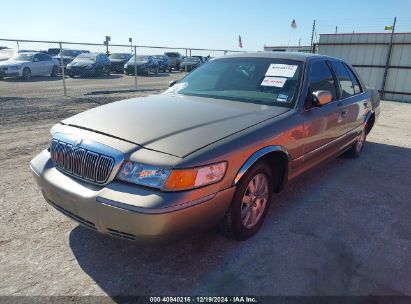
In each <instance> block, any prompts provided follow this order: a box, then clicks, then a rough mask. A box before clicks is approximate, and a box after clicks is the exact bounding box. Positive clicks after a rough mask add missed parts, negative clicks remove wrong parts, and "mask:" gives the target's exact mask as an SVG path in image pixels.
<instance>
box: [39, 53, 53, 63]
mask: <svg viewBox="0 0 411 304" xmlns="http://www.w3.org/2000/svg"><path fill="white" fill-rule="evenodd" d="M39 56H40V61H49V60H51V57H50V56H49V55H46V54H40V55H39Z"/></svg>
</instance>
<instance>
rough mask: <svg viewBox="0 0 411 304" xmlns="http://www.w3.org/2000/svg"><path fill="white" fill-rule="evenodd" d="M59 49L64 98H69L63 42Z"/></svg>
mask: <svg viewBox="0 0 411 304" xmlns="http://www.w3.org/2000/svg"><path fill="white" fill-rule="evenodd" d="M59 47H60V66H61V77H62V78H63V90H64V96H67V89H66V75H65V71H64V69H65V68H64V61H63V46H62V44H61V42H59Z"/></svg>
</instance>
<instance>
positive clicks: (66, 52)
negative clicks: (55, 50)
mask: <svg viewBox="0 0 411 304" xmlns="http://www.w3.org/2000/svg"><path fill="white" fill-rule="evenodd" d="M81 53H82V51H76V50H62V51H61V55H63V56H68V57H76V56H77V55H79V54H81Z"/></svg>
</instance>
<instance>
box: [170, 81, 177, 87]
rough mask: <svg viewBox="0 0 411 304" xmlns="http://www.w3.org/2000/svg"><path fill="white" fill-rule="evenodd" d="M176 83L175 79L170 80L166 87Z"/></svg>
mask: <svg viewBox="0 0 411 304" xmlns="http://www.w3.org/2000/svg"><path fill="white" fill-rule="evenodd" d="M176 83H177V80H171V81H170V83H169V84H168V87H169V88H171V87H172V86H173V85H175V84H176Z"/></svg>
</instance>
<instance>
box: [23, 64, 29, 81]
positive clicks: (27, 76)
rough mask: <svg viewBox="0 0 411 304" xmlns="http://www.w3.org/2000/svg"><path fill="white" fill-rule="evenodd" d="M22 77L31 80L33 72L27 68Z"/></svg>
mask: <svg viewBox="0 0 411 304" xmlns="http://www.w3.org/2000/svg"><path fill="white" fill-rule="evenodd" d="M22 77H23V79H24V80H29V79H30V78H31V70H30V69H29V68H27V67H26V68H24V69H23V76H22Z"/></svg>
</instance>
